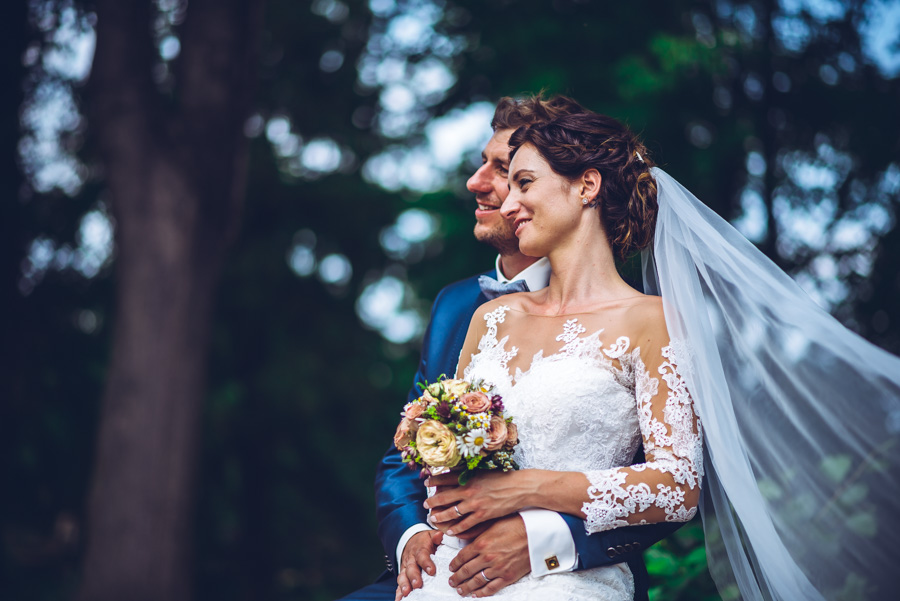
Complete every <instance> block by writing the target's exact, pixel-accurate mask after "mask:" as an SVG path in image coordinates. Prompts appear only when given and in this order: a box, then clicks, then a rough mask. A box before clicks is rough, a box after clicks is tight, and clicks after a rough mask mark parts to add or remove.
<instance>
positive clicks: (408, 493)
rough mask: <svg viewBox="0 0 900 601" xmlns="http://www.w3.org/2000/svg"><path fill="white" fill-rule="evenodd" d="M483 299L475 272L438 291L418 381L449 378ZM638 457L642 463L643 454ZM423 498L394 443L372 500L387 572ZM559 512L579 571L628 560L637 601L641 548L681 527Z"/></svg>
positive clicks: (642, 586) (643, 587)
mask: <svg viewBox="0 0 900 601" xmlns="http://www.w3.org/2000/svg"><path fill="white" fill-rule="evenodd" d="M487 275H490V276H491V277H495V276H496V272H495V271H494V270H491V271H489V272H487ZM486 301H487V299H486V298H485V297H484V295H483V294H482V293H481V289H480V288H479V287H478V276H472V277H471V278H468V279H465V280H461V281H459V282H456V283H454V284H450V285H449V286H447V287H446V288H444V289H443V290H441V292H440V293H439V294H438V296H437V298H436V299H435V301H434V306H433V307H432V309H431V321H430V322H429V324H428V329H427V330H426V331H425V338H424V340H423V342H422V357H421V360H420V361H419V370H418V372H417V373H416V380H415V381H416V382H425V381H427V382H434V381H435V380H437V379H438V378H439V377H440V375H441V374H447V375H448V376H449V377H453V374H454V373H455V371H456V364H457V362H458V361H459V353H460V351H461V350H462V345H463V342H464V341H465V338H466V332H467V331H468V329H469V322H470V321H471V319H472V315H474V314H475V309H477V308H478V306H479V305H481V304H483V303H484V302H486ZM420 393H421V391H420V389H419V388H418V387H416V386H415V385H413V388H412V390H410V392H409V397H408V401H411V400H413V399H415V398H417V397H418V396H419V394H420ZM639 460H640V461H643V459H642V458H639ZM425 497H426V492H425V486H424V485H423V483H422V481H421V480H420V479H419V477H418V471H413V470H410V469H409V468H408V467H407V465H406V464H405V463H404V462H403V460H402V459H401V457H400V452H399V451H398V450H397V449H395V448H393V446H392V447H391V448H390V449H388V451H387V453H385V455H384V458H382V460H381V463H380V464H379V465H378V469H377V472H376V475H375V501H376V513H377V516H378V536H379V538H381V543H382V545H384V550H385V560H386V563H387V567H388V571H389V572H391V573H392V574H394V575H396V566H395V565H394V557H395V554H396V551H397V544H398V543H399V542H400V537H401V536H403V533H404V532H405V531H406V530H407V529H408V528H409V527H410V526H413V525H414V524H422V523H426V522H425V517H426V511H425V508H424V507H423V506H422V503H424V501H425ZM561 515H562V517H563V519H564V520H565V521H566V524H567V525H568V526H569V530H570V531H571V532H572V538H573V539H574V541H575V548H576V549H577V550H578V556H579V566H578V569H585V568H594V567H598V566H603V565H609V564H614V563H620V562H623V561H627V562H628V565H629V567H630V568H631V571H632V572H633V573H634V580H635V599H638V600H641V599H647V588H648V582H647V570H646V568H645V567H644V562H643V558H642V555H641V552H642V550H643V549H646V548H648V547H649V546H650V545H652V544H654V543H656V542H657V541H659V540H662V539H663V538H665V537H666V536H668V535H669V534H671V533H672V532H674V531H675V530H677V529H678V528H679V527H680V526H681V524H680V523H661V524H651V525H646V526H628V527H624V528H616V529H615V530H608V531H606V532H599V533H596V534H592V535H590V536H588V535H587V534H586V533H585V530H584V521H583V520H582V518H580V517H577V516H571V515H566V514H561Z"/></svg>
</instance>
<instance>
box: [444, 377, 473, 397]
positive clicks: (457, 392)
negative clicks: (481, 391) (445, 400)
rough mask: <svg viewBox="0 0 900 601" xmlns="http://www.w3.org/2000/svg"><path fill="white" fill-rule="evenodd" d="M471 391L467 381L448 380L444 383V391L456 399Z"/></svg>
mask: <svg viewBox="0 0 900 601" xmlns="http://www.w3.org/2000/svg"><path fill="white" fill-rule="evenodd" d="M468 389H469V383H468V382H466V381H465V380H446V381H445V382H444V390H446V391H447V392H449V393H450V394H451V395H452V396H454V397H457V398H458V397H460V396H462V395H464V394H465V393H466V391H467V390H468Z"/></svg>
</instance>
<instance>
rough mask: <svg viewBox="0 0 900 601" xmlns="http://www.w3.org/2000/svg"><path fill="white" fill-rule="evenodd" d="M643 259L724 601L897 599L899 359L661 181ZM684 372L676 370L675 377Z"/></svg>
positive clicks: (675, 186) (668, 180)
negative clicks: (684, 387)
mask: <svg viewBox="0 0 900 601" xmlns="http://www.w3.org/2000/svg"><path fill="white" fill-rule="evenodd" d="M651 173H652V174H653V176H654V177H655V178H656V183H657V187H658V191H659V217H658V222H657V226H656V233H655V238H654V242H653V245H652V250H649V249H648V250H645V251H644V256H643V266H644V286H645V291H647V293H654V294H661V296H662V298H663V304H664V307H665V315H666V322H667V325H668V329H669V335H670V337H671V338H672V340H673V341H678V342H682V341H683V342H684V343H685V344H686V346H687V348H688V354H689V358H685V359H683V361H684V362H685V363H689V364H688V365H685V366H684V368H685V369H683V370H682V371H683V372H685V373H684V376H685V378H686V381H687V384H688V388H689V389H690V391H691V393H692V396H693V398H694V401H695V403H697V407H698V410H699V412H700V417H701V420H702V422H703V429H704V434H705V440H704V444H705V453H706V455H705V461H706V465H705V467H706V474H707V479H706V481H705V482H704V494H703V500H702V501H701V511H702V515H703V523H704V529H705V531H706V540H707V556H708V560H709V566H710V572H711V573H712V575H713V578H714V579H715V581H716V584H717V586H718V588H719V592H720V594H721V595H722V598H723V599H724V600H725V601H730V600H732V599H744V600H745V601H750V600H754V601H755V600H761V599H773V600H779V601H798V600H806V599H828V600H845V599H846V600H847V601H850V600H853V601H862V600H866V599H870V600H875V599H887V598H896V595H897V594H898V593H897V589H898V584H897V583H898V582H900V580H898V572H900V560H898V557H900V553H898V546H900V515H898V513H900V478H898V463H900V462H898V456H900V444H898V443H900V358H898V357H895V356H893V355H891V354H889V353H887V352H885V351H883V350H881V349H879V348H877V347H876V346H874V345H872V344H870V343H868V342H867V341H865V340H864V339H862V338H861V337H859V336H857V335H856V334H854V333H852V332H850V331H849V330H847V329H846V328H844V327H843V326H842V325H841V324H840V323H838V322H837V321H836V320H835V319H834V318H832V317H831V316H830V315H829V314H827V313H826V312H825V311H823V310H822V309H820V308H819V307H818V306H817V305H816V304H815V303H814V302H813V301H812V300H811V299H810V298H809V297H808V296H807V295H806V293H805V292H803V290H802V289H801V288H800V287H799V286H798V285H797V284H796V283H795V282H794V281H793V280H792V279H791V278H790V277H789V276H787V275H786V274H785V273H784V272H783V271H781V270H780V269H779V268H778V267H777V266H776V265H775V264H774V263H772V262H771V261H770V260H769V259H767V258H766V257H765V255H763V254H762V253H761V252H760V251H759V250H757V249H756V247H754V246H753V245H752V244H751V243H750V242H748V241H747V240H746V239H745V238H744V237H743V236H742V235H741V234H740V233H739V232H737V231H736V230H735V229H734V228H733V227H732V226H731V225H729V224H728V223H727V222H726V221H725V220H723V219H722V218H720V217H719V216H718V215H716V214H715V213H714V212H713V211H712V210H710V209H709V208H707V207H706V206H705V205H703V203H701V202H700V201H699V200H697V198H696V197H694V195H693V194H691V193H690V192H689V191H688V190H686V189H685V188H684V187H683V186H681V185H680V184H679V183H678V182H677V181H675V180H674V179H673V178H672V177H670V176H669V175H668V174H666V173H665V172H664V171H662V170H661V169H658V168H653V169H652V171H651ZM680 367H681V366H680Z"/></svg>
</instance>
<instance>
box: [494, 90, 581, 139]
mask: <svg viewBox="0 0 900 601" xmlns="http://www.w3.org/2000/svg"><path fill="white" fill-rule="evenodd" d="M590 112H591V111H589V110H588V109H586V108H584V107H583V106H581V105H580V104H578V103H577V102H575V101H574V100H572V99H571V98H569V97H568V96H560V95H556V96H551V97H550V98H544V93H543V92H538V93H537V94H535V95H533V96H526V97H524V98H512V97H510V96H505V97H503V98H501V99H500V101H499V102H497V108H496V109H495V110H494V118H493V119H492V120H491V128H493V130H494V131H498V130H501V129H519V128H520V127H523V126H525V125H536V124H538V123H548V122H550V121H553V120H554V119H556V118H558V117H562V116H564V115H583V114H586V113H590Z"/></svg>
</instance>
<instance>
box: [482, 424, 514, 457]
mask: <svg viewBox="0 0 900 601" xmlns="http://www.w3.org/2000/svg"><path fill="white" fill-rule="evenodd" d="M508 436H509V429H508V428H507V426H506V420H505V419H503V418H502V417H500V416H499V415H493V416H491V428H490V431H489V432H488V441H487V442H486V443H485V445H484V449H485V450H486V451H499V450H500V448H501V447H502V446H503V444H504V443H505V442H506V439H507V437H508Z"/></svg>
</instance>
